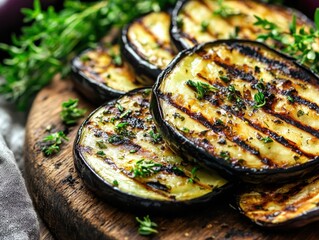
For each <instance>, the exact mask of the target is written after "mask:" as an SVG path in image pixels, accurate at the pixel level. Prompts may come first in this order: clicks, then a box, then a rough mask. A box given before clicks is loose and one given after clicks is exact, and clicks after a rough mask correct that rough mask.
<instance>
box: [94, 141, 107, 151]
mask: <svg viewBox="0 0 319 240" xmlns="http://www.w3.org/2000/svg"><path fill="white" fill-rule="evenodd" d="M96 145H97V146H98V147H99V148H101V149H106V148H107V145H106V144H105V142H104V141H103V140H100V141H96Z"/></svg>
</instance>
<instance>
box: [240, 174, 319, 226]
mask: <svg viewBox="0 0 319 240" xmlns="http://www.w3.org/2000/svg"><path fill="white" fill-rule="evenodd" d="M318 205H319V177H318V176H315V177H311V178H309V179H304V180H303V181H299V182H295V183H290V184H285V185H282V186H280V187H272V188H267V187H258V188H255V189H253V190H251V191H248V192H246V193H244V194H242V195H240V197H239V207H240V210H241V212H242V213H243V214H245V215H246V216H247V217H248V218H250V219H251V220H253V221H254V222H255V223H257V224H260V225H262V226H273V227H275V226H277V225H280V224H283V223H285V222H287V223H289V222H290V224H295V225H296V226H302V225H305V224H307V223H309V222H311V221H314V220H318V218H319V216H318V211H319V208H318ZM292 222H295V223H292Z"/></svg>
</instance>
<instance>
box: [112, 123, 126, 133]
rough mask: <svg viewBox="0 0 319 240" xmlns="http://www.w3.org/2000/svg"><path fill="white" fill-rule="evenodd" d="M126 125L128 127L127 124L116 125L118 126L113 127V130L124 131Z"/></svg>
mask: <svg viewBox="0 0 319 240" xmlns="http://www.w3.org/2000/svg"><path fill="white" fill-rule="evenodd" d="M127 125H128V123H127V122H120V123H118V124H117V125H116V126H115V130H116V131H117V132H121V131H123V130H124V129H126V127H127Z"/></svg>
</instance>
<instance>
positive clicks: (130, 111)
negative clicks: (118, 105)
mask: <svg viewBox="0 0 319 240" xmlns="http://www.w3.org/2000/svg"><path fill="white" fill-rule="evenodd" d="M131 113H132V110H130V109H129V110H126V111H125V112H123V113H122V114H121V115H120V118H126V117H128V116H129V115H130V114H131Z"/></svg>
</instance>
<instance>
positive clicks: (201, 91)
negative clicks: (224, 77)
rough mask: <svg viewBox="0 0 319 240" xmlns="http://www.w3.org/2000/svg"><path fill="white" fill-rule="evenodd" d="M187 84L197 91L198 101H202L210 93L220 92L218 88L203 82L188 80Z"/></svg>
mask: <svg viewBox="0 0 319 240" xmlns="http://www.w3.org/2000/svg"><path fill="white" fill-rule="evenodd" d="M186 84H187V85H188V86H189V87H191V88H192V89H194V90H195V91H196V94H197V95H196V97H197V99H198V100H202V99H203V98H204V97H205V96H206V95H207V94H208V93H209V92H214V91H217V90H218V89H217V88H216V87H214V86H212V85H209V84H207V83H203V82H195V81H192V80H188V81H187V82H186Z"/></svg>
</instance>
